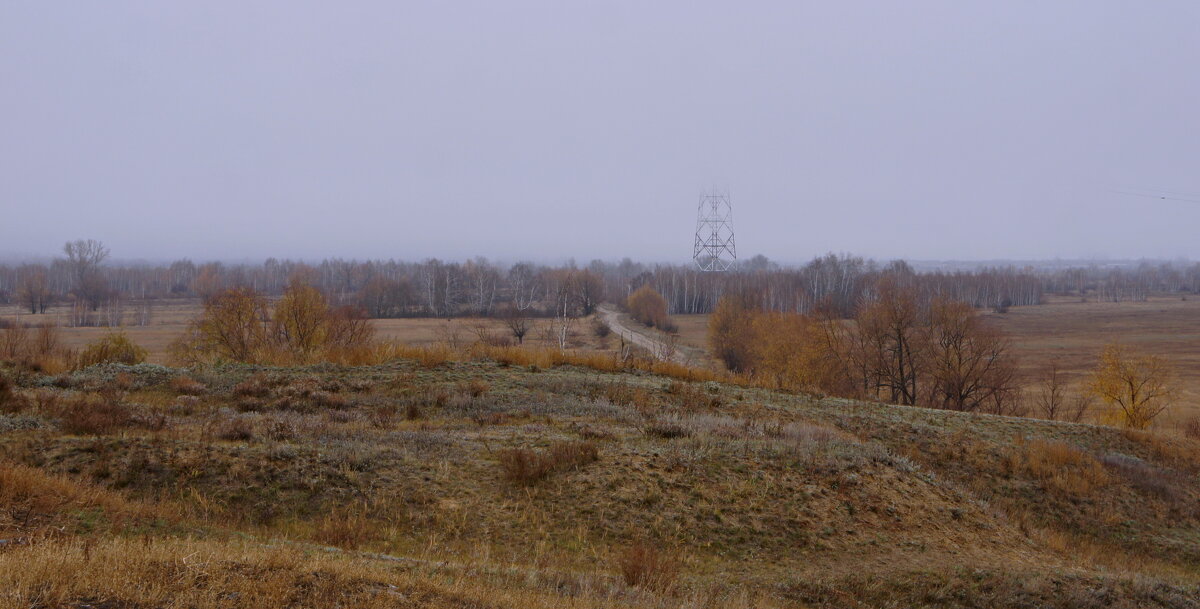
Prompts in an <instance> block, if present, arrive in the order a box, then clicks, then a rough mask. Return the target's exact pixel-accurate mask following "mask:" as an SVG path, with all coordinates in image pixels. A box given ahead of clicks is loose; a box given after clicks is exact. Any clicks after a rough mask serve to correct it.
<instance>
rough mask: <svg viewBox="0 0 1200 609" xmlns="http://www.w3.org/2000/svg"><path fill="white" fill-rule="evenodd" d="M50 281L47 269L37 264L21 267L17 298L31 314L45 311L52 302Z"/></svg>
mask: <svg viewBox="0 0 1200 609" xmlns="http://www.w3.org/2000/svg"><path fill="white" fill-rule="evenodd" d="M50 295H51V292H50V282H49V280H48V278H47V277H46V270H45V269H43V268H42V267H41V266H37V265H32V264H30V265H25V266H23V267H21V272H20V285H19V286H18V288H17V298H18V299H19V300H20V302H21V304H22V305H23V306H25V308H27V309H29V312H30V314H34V313H45V312H46V307H47V306H48V305H49V304H50Z"/></svg>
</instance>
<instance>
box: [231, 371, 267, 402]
mask: <svg viewBox="0 0 1200 609" xmlns="http://www.w3.org/2000/svg"><path fill="white" fill-rule="evenodd" d="M233 395H234V397H239V398H246V397H249V398H265V397H267V396H269V395H271V385H270V384H269V383H268V382H267V378H266V376H264V375H262V374H256V375H254V376H252V377H250V378H248V379H246V380H244V381H242V382H240V383H238V384H237V385H234V386H233Z"/></svg>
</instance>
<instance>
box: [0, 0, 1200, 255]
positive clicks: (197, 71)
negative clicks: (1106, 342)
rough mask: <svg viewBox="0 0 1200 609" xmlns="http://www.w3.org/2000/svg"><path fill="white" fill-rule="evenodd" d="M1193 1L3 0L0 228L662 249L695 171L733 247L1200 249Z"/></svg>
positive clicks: (43, 236)
mask: <svg viewBox="0 0 1200 609" xmlns="http://www.w3.org/2000/svg"><path fill="white" fill-rule="evenodd" d="M1198 26H1200V3H1198V2H1195V1H1194V0H1191V1H1186V2H1102V1H1096V0H1092V1H1088V2H1045V1H1036V2H1033V1H1031V2H1014V1H1004V2H999V1H997V2H991V3H984V2H962V1H957V0H956V1H947V2H890V1H889V2H874V3H855V2H831V1H822V2H737V3H734V2H729V3H710V2H695V1H689V2H645V1H639V2H569V1H563V0H557V1H547V2H537V3H532V2H518V1H513V0H506V1H504V2H496V1H486V2H396V1H394V0H392V1H380V2H311V3H310V2H296V1H287V2H247V1H238V2H190V3H183V2H158V1H147V2H120V1H110V2H53V3H52V2H41V1H19V0H8V1H5V2H3V3H0V208H2V213H0V253H2V254H44V255H45V254H53V253H56V252H57V250H58V248H59V247H61V244H62V242H63V241H65V240H67V239H71V238H79V237H90V238H96V239H100V240H103V241H104V242H106V243H107V244H108V245H109V246H110V247H111V248H112V250H113V254H114V256H117V257H120V258H137V257H143V258H176V257H181V256H190V257H192V258H195V259H213V258H217V259H235V258H260V257H266V256H271V255H274V256H279V257H283V256H290V257H306V258H318V257H323V256H341V257H347V258H348V257H358V258H363V257H399V258H413V259H415V258H424V257H429V256H438V257H444V258H466V257H471V256H475V255H485V256H489V257H494V258H503V259H509V260H511V259H515V258H533V259H541V260H561V259H564V258H567V257H570V256H573V257H576V258H578V259H580V260H587V259H591V258H596V257H600V258H606V259H615V258H619V257H621V256H632V257H634V258H639V259H643V260H669V261H683V260H686V259H688V258H689V257H690V255H691V239H692V231H693V230H694V223H695V205H696V199H697V195H698V194H699V193H700V192H701V190H703V189H705V188H707V187H711V186H714V185H716V186H719V187H722V188H727V189H728V190H729V191H730V192H731V193H732V197H733V207H734V220H735V228H736V231H737V237H738V245H739V250H740V252H741V253H742V254H743V255H750V254H755V253H763V254H765V255H767V256H769V257H771V258H773V259H780V260H784V261H801V260H805V259H807V258H809V257H811V256H813V255H817V254H821V253H823V252H827V251H838V252H843V251H846V252H854V253H859V254H862V255H867V256H872V257H877V258H885V259H886V258H893V257H907V258H916V259H983V258H1048V257H1082V256H1108V257H1114V258H1119V257H1141V256H1145V257H1177V256H1188V257H1192V258H1200V239H1198V238H1197V227H1198V226H1200V194H1196V193H1200V171H1198V170H1200V69H1198V67H1197V63H1198V60H1200V43H1198V40H1200V36H1197V31H1200V28H1198ZM1120 188H1126V189H1128V188H1138V189H1158V190H1170V191H1177V192H1181V193H1189V194H1190V195H1191V198H1195V199H1197V201H1196V202H1192V201H1178V200H1169V199H1168V200H1161V199H1159V200H1156V199H1151V198H1145V197H1133V196H1129V195H1122V194H1118V193H1115V192H1111V191H1112V190H1113V189H1120ZM1183 198H1188V196H1187V195H1184V196H1183Z"/></svg>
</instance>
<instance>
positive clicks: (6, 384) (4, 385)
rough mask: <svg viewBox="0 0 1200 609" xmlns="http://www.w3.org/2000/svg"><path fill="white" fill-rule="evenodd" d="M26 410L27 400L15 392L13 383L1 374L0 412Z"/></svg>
mask: <svg viewBox="0 0 1200 609" xmlns="http://www.w3.org/2000/svg"><path fill="white" fill-rule="evenodd" d="M24 409H25V400H24V399H22V397H21V396H19V395H17V393H16V392H15V391H13V387H12V381H10V380H8V377H6V376H4V375H3V374H0V412H10V413H11V412H21V411H22V410H24Z"/></svg>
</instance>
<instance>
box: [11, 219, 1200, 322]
mask: <svg viewBox="0 0 1200 609" xmlns="http://www.w3.org/2000/svg"><path fill="white" fill-rule="evenodd" d="M108 262H109V250H108V248H106V247H105V246H104V245H103V244H101V243H99V242H97V241H92V240H80V241H73V242H71V243H68V244H66V246H64V248H63V255H62V256H61V257H59V258H57V259H55V260H53V261H52V262H50V263H46V264H21V265H0V302H3V303H17V304H19V305H20V306H22V307H23V308H24V309H25V310H27V311H28V312H30V313H44V312H46V311H47V309H48V308H49V307H51V306H55V305H66V306H68V307H70V311H71V323H72V325H117V324H118V323H122V322H121V321H120V320H125V321H124V323H129V315H130V314H131V313H132V315H133V317H134V319H133V323H147V322H148V320H149V317H150V304H149V303H152V302H153V301H154V300H156V299H163V298H170V297H198V298H201V299H203V300H205V301H207V300H209V299H211V298H213V297H214V296H215V295H217V294H220V293H223V292H224V291H226V290H228V289H231V288H247V289H250V290H253V291H254V292H256V293H259V294H263V295H264V296H266V297H267V298H276V297H279V296H280V295H282V294H283V292H284V290H285V289H286V288H287V286H288V285H289V284H290V283H291V282H292V281H293V280H294V279H295V278H297V277H301V278H303V280H304V281H305V282H306V283H307V284H308V285H311V286H313V287H315V288H317V289H318V290H320V291H321V292H322V293H323V294H324V295H325V297H326V298H328V299H329V301H330V303H331V304H332V305H335V306H355V307H361V308H362V309H363V310H364V311H365V312H366V314H367V315H368V316H370V317H375V318H389V317H455V316H476V315H481V316H493V317H503V318H506V319H507V318H513V317H514V316H518V317H564V316H579V315H587V314H589V313H591V312H592V311H593V310H594V309H595V307H596V305H597V304H598V303H600V302H604V301H612V302H618V303H623V302H624V301H625V300H626V299H627V298H628V297H629V295H631V294H633V293H634V292H635V291H636V290H638V289H639V288H641V287H643V286H649V287H650V288H652V289H653V290H654V291H656V292H657V293H659V294H661V295H662V297H663V299H664V300H665V301H666V306H667V314H669V315H675V314H690V313H711V312H712V311H713V310H714V309H715V308H716V306H717V303H718V302H719V301H720V300H721V297H722V296H724V295H727V294H746V293H753V294H755V295H756V298H757V299H758V302H759V303H760V304H761V307H762V309H763V310H767V311H777V312H783V313H803V314H808V313H812V312H814V311H817V310H821V311H823V312H825V313H827V314H829V313H832V314H835V315H837V316H839V317H842V318H852V317H854V316H855V315H856V314H857V312H858V309H859V307H861V306H862V305H863V303H864V302H869V301H871V300H872V299H873V298H874V296H875V294H874V293H873V290H874V289H875V286H877V285H878V284H879V280H880V278H882V277H885V276H886V277H893V278H896V279H897V280H898V281H901V282H902V283H904V284H905V285H910V286H912V287H913V289H914V290H915V291H916V293H918V294H919V295H920V298H921V300H922V301H924V302H930V301H932V300H934V299H937V298H948V299H951V300H955V301H961V302H965V303H967V304H969V305H971V306H973V307H976V308H994V309H998V310H1004V309H1005V308H1007V307H1009V306H1025V305H1033V304H1038V303H1040V302H1042V300H1043V298H1044V297H1045V295H1046V294H1065V295H1073V296H1079V297H1081V298H1091V299H1095V300H1099V301H1126V300H1144V299H1145V298H1146V297H1148V296H1149V295H1150V294H1156V293H1166V294H1184V295H1186V294H1192V293H1197V292H1200V264H1183V263H1174V264H1149V263H1147V264H1142V265H1140V266H1137V267H1132V268H1130V267H1123V268H1107V267H1103V266H1090V267H1078V268H1068V269H1058V270H1053V271H1046V270H1035V269H1032V268H1020V269H1019V268H1015V267H993V268H980V269H976V270H972V271H954V272H942V271H935V272H918V271H916V270H914V269H913V268H912V267H911V266H910V265H909V264H907V263H905V262H903V261H895V262H891V263H887V264H882V265H881V264H879V263H876V262H875V261H872V260H867V259H864V258H861V257H856V256H849V255H834V254H829V255H826V256H822V257H820V258H816V259H814V260H812V261H811V262H809V263H807V264H805V265H802V266H780V265H778V264H775V263H773V262H771V261H769V260H767V259H766V258H764V257H762V256H756V257H754V258H751V259H749V260H745V261H743V262H742V263H740V264H739V265H738V267H737V269H736V270H735V271H734V272H728V273H704V272H701V271H699V270H697V269H696V268H694V267H692V266H690V265H671V264H655V265H647V264H642V263H637V262H634V261H632V260H630V259H628V258H626V259H624V260H622V261H621V262H619V263H610V262H603V261H593V262H591V263H590V264H588V265H586V266H582V267H581V266H579V265H576V264H574V263H567V264H563V265H558V266H550V265H540V264H534V263H530V262H518V263H516V264H511V265H501V264H496V263H493V262H489V261H488V260H486V259H483V258H476V259H473V260H469V261H466V262H455V261H443V260H438V259H428V260H424V261H420V262H404V261H396V260H368V261H355V260H344V259H340V258H331V259H326V260H323V261H321V262H319V263H315V264H309V263H305V262H299V261H292V260H278V259H275V258H270V259H268V260H266V261H265V262H263V263H262V264H223V263H218V262H210V263H202V264H197V263H195V262H192V261H191V260H186V259H184V260H178V261H175V262H172V263H170V264H161V265H153V264H121V265H115V264H110V263H108Z"/></svg>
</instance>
